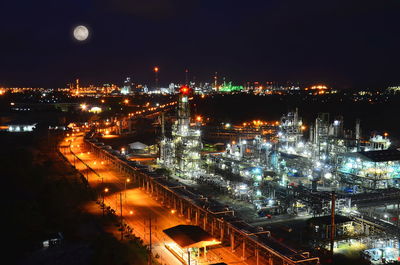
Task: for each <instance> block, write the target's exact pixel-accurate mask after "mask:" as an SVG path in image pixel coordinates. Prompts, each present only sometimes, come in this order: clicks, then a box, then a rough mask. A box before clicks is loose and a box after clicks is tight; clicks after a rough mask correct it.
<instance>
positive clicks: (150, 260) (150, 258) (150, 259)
mask: <svg viewBox="0 0 400 265" xmlns="http://www.w3.org/2000/svg"><path fill="white" fill-rule="evenodd" d="M149 228H150V240H149V255H150V257H149V262H150V265H151V264H152V263H153V261H152V254H151V248H152V246H151V216H149Z"/></svg>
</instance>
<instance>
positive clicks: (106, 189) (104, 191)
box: [102, 188, 108, 216]
mask: <svg viewBox="0 0 400 265" xmlns="http://www.w3.org/2000/svg"><path fill="white" fill-rule="evenodd" d="M106 192H108V188H105V189H104V190H103V192H102V194H103V203H102V207H103V216H104V208H105V205H104V196H105V193H106Z"/></svg>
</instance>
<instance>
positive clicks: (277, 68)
mask: <svg viewBox="0 0 400 265" xmlns="http://www.w3.org/2000/svg"><path fill="white" fill-rule="evenodd" d="M21 6H22V7H23V8H21ZM0 10H1V11H2V12H1V16H0V22H1V23H0V30H1V32H2V34H1V37H0V41H1V44H0V45H1V47H2V49H1V52H0V56H1V58H2V63H1V64H0V86H10V87H12V86H26V87H64V86H65V85H66V84H67V83H70V82H73V81H74V80H75V79H76V78H79V79H80V80H81V83H82V84H91V83H93V84H101V83H114V84H117V85H121V84H122V83H123V80H124V79H125V78H126V77H128V76H130V77H132V78H133V80H134V81H136V82H138V83H147V84H148V85H152V83H153V80H154V73H153V72H152V69H153V67H154V66H158V67H159V68H160V72H159V80H160V84H162V85H166V84H168V83H169V82H179V81H180V82H183V81H184V80H185V72H184V71H185V69H189V71H190V77H191V78H190V79H191V80H193V78H194V77H195V80H196V81H199V82H200V81H202V82H207V81H208V82H210V81H212V76H213V75H214V73H215V72H218V75H219V77H220V80H222V77H225V78H226V80H227V81H233V82H234V83H237V84H243V83H244V82H247V81H260V82H265V81H276V82H287V81H290V82H300V83H306V84H312V83H320V82H321V83H324V84H328V85H329V86H331V87H334V88H385V87H387V86H391V85H398V84H399V83H400V75H399V74H398V73H399V72H400V65H399V64H398V62H399V61H400V49H398V43H399V42H400V27H398V22H397V17H398V16H397V15H398V13H399V11H400V2H399V1H395V0H389V1H385V2H383V1H379V2H377V1H372V0H367V1H359V0H357V1H353V2H352V3H349V2H348V1H344V0H339V1H335V2H332V3H325V2H321V1H316V0H310V1H306V2H301V3H300V2H298V1H294V0H288V1H285V2H281V1H265V0H264V1H261V0H254V1H250V2H246V3H242V4H239V3H233V2H232V1H225V0H222V1H211V0H205V1H200V0H192V1H179V0H168V1H167V0H148V1H146V2H141V3H137V2H135V3H132V2H131V1H128V0H118V1H112V3H111V1H107V0H101V1H96V2H94V1H88V0H83V1H79V0H70V1H65V0H62V1H57V2H56V3H55V2H53V1H50V0H45V1H42V2H41V3H35V2H30V1H23V3H22V4H21V2H18V3H16V2H12V1H3V2H2V3H0ZM81 24H82V25H86V26H87V27H88V28H89V30H90V35H89V39H88V40H86V41H83V42H78V41H77V40H74V39H73V36H72V31H73V29H74V27H75V26H77V25H81Z"/></svg>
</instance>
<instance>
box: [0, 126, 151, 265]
mask: <svg viewBox="0 0 400 265" xmlns="http://www.w3.org/2000/svg"><path fill="white" fill-rule="evenodd" d="M59 138H60V136H56V135H48V134H47V132H35V133H29V134H9V133H1V134H0V142H1V143H2V148H1V149H0V170H1V171H0V172H1V177H2V180H3V188H2V191H3V195H5V196H3V197H4V198H5V201H4V205H5V206H6V209H3V210H5V211H3V213H5V214H3V218H5V219H6V220H7V225H6V226H3V229H5V230H6V231H9V232H8V233H7V232H6V233H5V236H3V242H7V245H8V246H9V248H10V251H8V253H7V256H9V257H7V260H9V261H12V262H10V263H12V264H24V265H26V264H27V265H29V264H69V265H73V264H147V252H146V249H145V248H144V247H143V246H141V244H140V242H139V241H133V240H131V241H124V242H121V241H119V240H117V239H116V238H114V237H113V235H112V234H109V233H107V232H105V230H109V229H107V227H108V228H110V227H111V228H114V229H116V228H115V226H114V227H113V218H112V216H111V217H107V218H102V217H101V215H100V216H93V215H90V214H88V213H86V212H85V211H84V209H83V206H84V205H85V204H87V203H90V202H92V201H93V199H94V198H93V195H92V193H90V192H88V190H87V188H86V187H85V185H83V184H82V181H81V178H80V176H79V174H78V173H77V172H76V171H74V169H73V168H72V167H71V166H70V165H68V164H66V163H65V162H64V161H63V159H62V158H61V156H59V155H58V154H57V153H56V149H55V146H56V143H57V141H58V139H59ZM58 232H61V233H62V236H63V240H61V243H60V244H58V245H56V246H53V247H49V248H46V249H44V248H43V245H42V244H43V243H42V242H43V241H44V240H47V239H50V238H54V235H56V234H57V233H58ZM10 263H9V264H10Z"/></svg>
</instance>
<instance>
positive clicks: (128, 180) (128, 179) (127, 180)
mask: <svg viewBox="0 0 400 265" xmlns="http://www.w3.org/2000/svg"><path fill="white" fill-rule="evenodd" d="M130 181H131V179H130V178H127V179H126V180H125V200H126V183H129V182H130Z"/></svg>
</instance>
